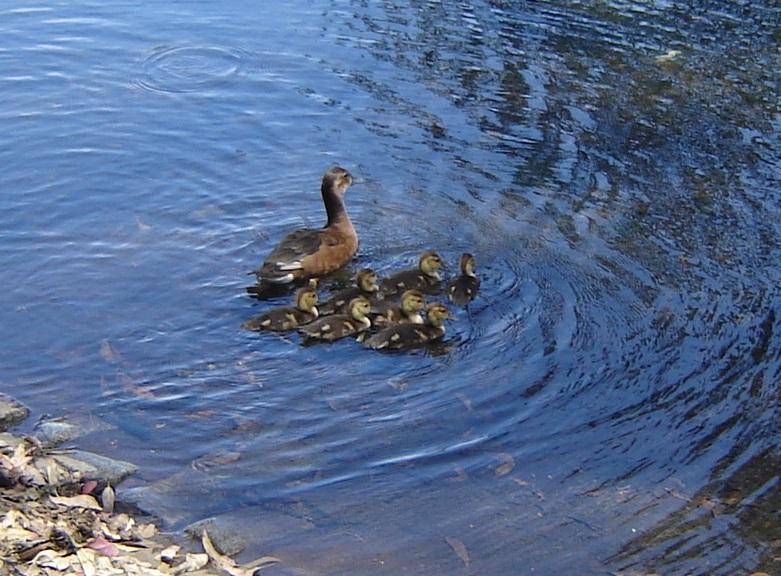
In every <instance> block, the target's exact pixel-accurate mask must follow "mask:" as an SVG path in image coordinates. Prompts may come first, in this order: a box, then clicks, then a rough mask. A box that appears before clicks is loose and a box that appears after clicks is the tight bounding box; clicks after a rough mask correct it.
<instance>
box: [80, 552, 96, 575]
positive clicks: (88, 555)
mask: <svg viewBox="0 0 781 576" xmlns="http://www.w3.org/2000/svg"><path fill="white" fill-rule="evenodd" d="M76 556H77V557H78V559H79V564H80V565H81V571H82V572H83V573H84V576H97V573H98V570H97V568H96V567H95V553H94V552H92V551H91V550H89V549H87V548H79V549H78V550H76Z"/></svg>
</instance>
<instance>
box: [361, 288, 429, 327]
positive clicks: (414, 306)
mask: <svg viewBox="0 0 781 576" xmlns="http://www.w3.org/2000/svg"><path fill="white" fill-rule="evenodd" d="M400 301H401V303H400V304H394V303H391V302H389V301H387V300H385V301H383V302H380V303H379V304H376V305H375V306H374V307H372V314H376V315H375V316H374V317H373V318H372V323H373V324H374V325H375V326H387V325H389V324H423V316H421V315H420V311H421V310H423V308H425V306H426V301H425V300H424V298H423V294H422V293H421V292H420V290H405V291H404V293H403V294H402V295H401V299H400Z"/></svg>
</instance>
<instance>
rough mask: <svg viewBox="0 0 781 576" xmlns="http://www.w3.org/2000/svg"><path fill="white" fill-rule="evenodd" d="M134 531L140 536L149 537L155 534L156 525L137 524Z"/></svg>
mask: <svg viewBox="0 0 781 576" xmlns="http://www.w3.org/2000/svg"><path fill="white" fill-rule="evenodd" d="M131 520H132V518H131ZM136 532H137V533H138V535H139V536H141V538H147V539H149V538H151V537H152V536H154V535H155V534H157V526H155V525H154V524H139V525H138V528H136Z"/></svg>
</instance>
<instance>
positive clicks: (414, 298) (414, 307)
mask: <svg viewBox="0 0 781 576" xmlns="http://www.w3.org/2000/svg"><path fill="white" fill-rule="evenodd" d="M425 306H426V301H425V300H424V299H423V294H421V292H420V290H407V291H405V292H404V293H403V294H402V295H401V309H402V310H404V312H405V313H407V314H414V313H415V312H419V311H420V310H423V308H424V307H425Z"/></svg>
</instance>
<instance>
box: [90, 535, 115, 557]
mask: <svg viewBox="0 0 781 576" xmlns="http://www.w3.org/2000/svg"><path fill="white" fill-rule="evenodd" d="M87 548H90V549H92V550H95V552H97V553H98V554H103V556H110V557H112V558H113V557H114V556H119V549H118V548H117V547H116V546H114V544H112V543H111V542H109V541H108V540H106V539H105V538H103V537H102V536H98V537H97V538H95V539H94V540H92V541H90V542H89V543H88V544H87Z"/></svg>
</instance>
